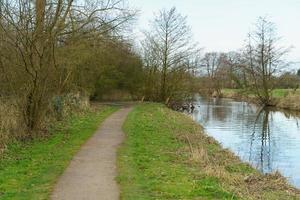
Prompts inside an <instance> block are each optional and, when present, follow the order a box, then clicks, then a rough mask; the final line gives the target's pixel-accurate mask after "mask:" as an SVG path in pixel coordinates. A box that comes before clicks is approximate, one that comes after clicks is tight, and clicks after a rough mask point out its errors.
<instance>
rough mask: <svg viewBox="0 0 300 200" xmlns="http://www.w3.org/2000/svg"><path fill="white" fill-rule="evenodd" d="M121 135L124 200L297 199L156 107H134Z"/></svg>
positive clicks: (194, 126)
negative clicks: (251, 179)
mask: <svg viewBox="0 0 300 200" xmlns="http://www.w3.org/2000/svg"><path fill="white" fill-rule="evenodd" d="M124 131H125V133H126V136H127V138H126V141H125V143H124V144H123V146H122V147H121V148H120V149H119V155H118V169H119V176H118V182H119V183H120V186H121V199H122V200H167V199H170V200H171V199H172V200H175V199H195V200H196V199H197V200H198V199H282V198H283V199H297V198H295V193H294V191H293V189H291V188H290V186H288V184H286V182H285V180H284V179H282V177H278V176H277V177H275V176H268V177H265V176H263V175H262V174H260V173H258V172H257V171H256V170H255V169H253V168H252V167H250V166H249V165H248V164H245V163H242V162H241V161H240V160H239V159H238V158H237V157H236V156H234V155H233V154H232V153H231V152H229V151H227V150H224V149H222V148H221V146H220V145H219V144H218V143H216V142H215V140H213V139H212V138H210V137H208V136H206V135H205V134H204V133H203V129H202V128H201V127H200V126H199V125H198V124H196V123H195V122H193V120H191V119H190V118H189V117H187V116H185V115H183V114H180V113H177V112H174V111H171V110H169V109H167V108H166V107H165V106H162V105H160V104H142V105H138V106H136V108H135V109H134V110H133V112H131V113H130V114H129V116H128V118H127V120H126V122H125V124H124ZM246 177H252V178H253V180H259V181H257V182H253V181H251V182H249V183H248V182H245V179H246ZM297 194H298V195H299V193H297Z"/></svg>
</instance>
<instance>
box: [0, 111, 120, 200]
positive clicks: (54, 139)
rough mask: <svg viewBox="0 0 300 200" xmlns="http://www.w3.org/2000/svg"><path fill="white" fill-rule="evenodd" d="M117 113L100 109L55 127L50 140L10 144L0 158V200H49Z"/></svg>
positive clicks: (72, 118) (77, 116)
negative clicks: (82, 152)
mask: <svg viewBox="0 0 300 200" xmlns="http://www.w3.org/2000/svg"><path fill="white" fill-rule="evenodd" d="M116 110H117V107H111V106H100V107H97V108H94V109H93V110H90V111H87V112H85V113H82V114H80V115H75V116H72V117H71V118H69V119H68V120H65V121H63V122H61V123H59V124H56V125H55V126H54V127H53V128H52V129H51V130H50V134H49V137H47V138H43V139H42V138H40V139H35V140H33V141H30V142H26V143H25V142H23V143H21V142H15V143H12V144H10V145H9V146H8V149H7V151H6V153H4V154H3V155H2V156H1V158H0V199H1V200H6V199H7V200H11V199H14V200H18V199H48V198H49V195H50V193H51V191H52V189H53V187H54V184H55V183H56V181H57V179H58V177H59V176H60V175H61V174H62V173H63V172H64V170H65V168H66V167H67V166H68V164H69V162H70V160H71V159H72V158H73V156H74V154H75V153H76V152H77V151H78V150H79V149H80V147H81V145H82V144H83V143H85V141H87V140H88V139H89V138H90V137H91V136H92V135H93V134H94V132H95V131H96V129H97V128H98V127H99V124H100V123H101V122H103V121H104V119H105V118H106V117H108V116H109V115H110V114H112V113H113V112H114V111H116Z"/></svg>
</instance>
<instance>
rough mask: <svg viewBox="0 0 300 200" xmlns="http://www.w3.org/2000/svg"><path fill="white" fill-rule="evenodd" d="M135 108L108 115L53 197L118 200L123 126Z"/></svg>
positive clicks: (82, 150)
mask: <svg viewBox="0 0 300 200" xmlns="http://www.w3.org/2000/svg"><path fill="white" fill-rule="evenodd" d="M130 110H131V107H126V108H122V109H120V110H119V111H117V112H115V113H114V114H112V115H111V116H110V117H108V118H107V119H106V120H105V121H104V122H103V123H102V125H101V127H100V128H99V130H98V131H97V132H96V133H95V135H94V136H93V137H92V138H90V139H89V140H88V142H87V143H86V144H85V145H83V146H82V148H81V150H80V151H79V152H78V153H77V154H76V155H75V157H74V158H73V160H72V161H71V163H70V165H69V167H68V168H67V169H66V171H65V172H64V174H63V175H62V176H61V178H60V179H59V181H58V183H57V185H56V186H55V188H54V191H53V193H52V195H51V199H52V200H117V199H119V188H118V184H117V182H116V180H115V177H116V176H117V170H116V159H117V155H116V153H117V148H118V146H119V145H120V143H121V142H122V141H123V138H124V134H123V132H122V125H123V123H124V121H125V119H126V116H127V114H128V113H129V112H130Z"/></svg>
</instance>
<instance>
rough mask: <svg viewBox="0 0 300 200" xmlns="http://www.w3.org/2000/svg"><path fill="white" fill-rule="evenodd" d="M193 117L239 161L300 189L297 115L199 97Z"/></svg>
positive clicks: (299, 127)
mask: <svg viewBox="0 0 300 200" xmlns="http://www.w3.org/2000/svg"><path fill="white" fill-rule="evenodd" d="M192 117H193V119H194V120H195V121H197V122H199V123H200V124H201V125H203V126H204V128H205V130H206V132H207V134H208V135H210V136H212V137H214V138H215V139H216V140H217V141H219V142H220V143H221V145H222V146H223V147H224V148H228V149H230V150H231V151H233V152H234V153H235V154H236V155H238V156H239V157H240V158H241V160H243V161H246V162H249V163H250V164H251V165H252V166H254V167H255V168H257V169H258V170H260V171H261V172H263V173H270V172H274V171H276V170H277V171H279V172H280V173H281V174H282V175H283V176H285V177H286V178H287V179H288V180H289V181H290V183H291V184H293V185H294V186H296V187H298V188H300V113H292V112H286V111H284V112H283V111H279V110H276V109H270V108H267V109H264V110H261V109H260V108H259V107H257V106H256V105H254V104H250V103H247V102H241V101H235V100H232V99H211V98H202V97H199V98H197V101H196V102H195V110H194V112H193V113H192Z"/></svg>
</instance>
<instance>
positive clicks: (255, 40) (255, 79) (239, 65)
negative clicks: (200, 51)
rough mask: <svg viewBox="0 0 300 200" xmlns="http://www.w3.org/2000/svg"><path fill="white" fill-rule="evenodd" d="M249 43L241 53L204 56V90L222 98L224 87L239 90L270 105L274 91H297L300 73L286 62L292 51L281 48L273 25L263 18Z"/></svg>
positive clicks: (257, 23) (201, 71)
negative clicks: (285, 89) (282, 89)
mask: <svg viewBox="0 0 300 200" xmlns="http://www.w3.org/2000/svg"><path fill="white" fill-rule="evenodd" d="M246 41H247V42H246V44H245V46H244V47H243V48H241V49H240V50H239V51H232V52H229V53H219V52H209V53H206V54H205V55H204V57H203V59H202V60H201V63H202V64H201V66H202V67H201V68H199V75H200V77H201V78H200V83H201V85H202V91H205V92H207V93H208V94H210V95H211V94H213V93H214V95H215V96H221V89H222V88H238V89H242V90H243V91H244V92H247V93H249V94H253V95H255V96H256V98H257V100H258V102H259V103H260V104H262V105H264V106H267V105H271V104H272V91H273V90H274V89H276V88H292V89H294V90H297V89H298V87H299V85H300V76H299V72H298V75H297V74H296V73H291V72H290V70H289V66H290V64H291V63H290V62H289V61H288V60H287V55H288V53H289V51H290V50H291V48H289V47H284V46H281V45H280V37H279V36H278V35H277V32H276V26H275V24H274V23H272V22H270V21H269V20H268V19H267V18H262V17H260V18H259V19H258V20H257V22H256V24H255V27H254V30H253V31H251V32H250V33H249V34H248V38H247V40H246Z"/></svg>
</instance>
